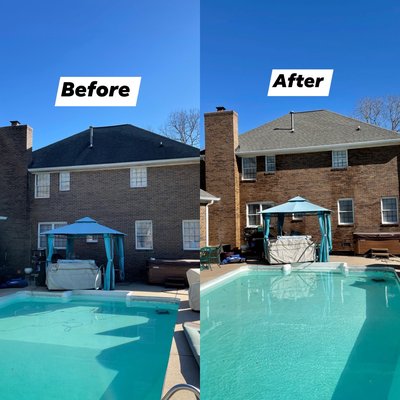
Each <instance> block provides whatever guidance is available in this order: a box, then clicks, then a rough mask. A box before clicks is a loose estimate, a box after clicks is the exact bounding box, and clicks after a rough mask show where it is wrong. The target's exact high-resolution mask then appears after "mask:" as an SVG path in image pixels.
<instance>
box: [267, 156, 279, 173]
mask: <svg viewBox="0 0 400 400" xmlns="http://www.w3.org/2000/svg"><path fill="white" fill-rule="evenodd" d="M275 171H276V157H275V156H265V172H268V173H274V172H275Z"/></svg>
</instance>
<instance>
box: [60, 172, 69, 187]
mask: <svg viewBox="0 0 400 400" xmlns="http://www.w3.org/2000/svg"><path fill="white" fill-rule="evenodd" d="M59 178H60V186H59V187H60V192H67V191H68V190H69V188H70V173H69V172H60V176H59Z"/></svg>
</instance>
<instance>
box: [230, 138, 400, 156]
mask: <svg viewBox="0 0 400 400" xmlns="http://www.w3.org/2000/svg"><path fill="white" fill-rule="evenodd" d="M392 145H400V138H398V139H397V138H396V139H387V140H371V141H369V142H354V143H339V144H330V145H328V144H324V145H319V146H307V147H291V148H283V149H268V150H248V151H240V150H236V155H237V156H239V157H255V156H264V155H276V154H298V153H317V152H321V151H332V150H349V149H363V148H369V147H384V146H392ZM239 148H240V146H239Z"/></svg>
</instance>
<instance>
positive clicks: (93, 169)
mask: <svg viewBox="0 0 400 400" xmlns="http://www.w3.org/2000/svg"><path fill="white" fill-rule="evenodd" d="M0 145H1V150H2V153H3V155H4V157H3V156H2V157H1V160H0V165H1V167H2V174H1V176H0V214H1V215H5V216H7V217H8V219H7V220H6V221H4V222H2V229H1V231H0V260H4V258H5V254H7V256H6V264H7V266H11V267H13V268H21V267H24V266H26V265H29V262H30V253H31V250H34V249H44V248H45V236H44V235H42V233H43V232H45V231H47V230H49V229H52V228H54V227H58V226H60V225H63V224H67V223H68V224H69V223H72V222H74V221H75V220H76V219H78V218H82V217H85V216H89V217H91V218H93V219H95V220H97V221H98V222H99V223H101V224H104V225H108V226H110V227H112V228H114V229H116V230H119V231H121V232H124V233H126V234H127V236H126V238H125V264H126V276H127V279H128V280H129V279H131V278H134V277H137V276H139V275H142V273H143V271H144V267H145V265H146V260H148V259H149V258H198V248H199V209H198V196H199V194H198V190H199V184H198V182H199V150H198V149H196V148H194V147H191V146H188V145H185V144H182V143H179V142H176V141H174V140H171V139H168V138H166V137H163V136H160V135H157V134H155V133H152V132H149V131H146V130H143V129H141V128H138V127H135V126H133V125H117V126H106V127H96V128H90V129H87V130H85V131H83V132H80V133H78V134H75V135H73V136H70V137H68V138H66V139H63V140H61V141H58V142H56V143H54V144H51V145H49V146H46V147H44V148H41V149H39V150H36V151H33V152H32V129H31V128H30V127H29V126H27V125H19V124H18V123H17V122H14V124H13V126H9V127H4V128H0ZM56 250H57V252H59V253H60V254H61V255H63V254H64V252H65V240H63V239H56ZM75 252H76V257H77V258H93V259H95V260H96V261H97V262H98V263H99V264H103V263H104V262H105V253H104V246H103V243H102V242H101V239H100V238H96V237H87V238H86V240H81V241H78V242H77V247H76V249H75ZM0 264H1V261H0Z"/></svg>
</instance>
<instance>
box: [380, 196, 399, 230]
mask: <svg viewBox="0 0 400 400" xmlns="http://www.w3.org/2000/svg"><path fill="white" fill-rule="evenodd" d="M382 222H383V223H384V224H397V222H398V215H397V198H396V197H386V198H382Z"/></svg>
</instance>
